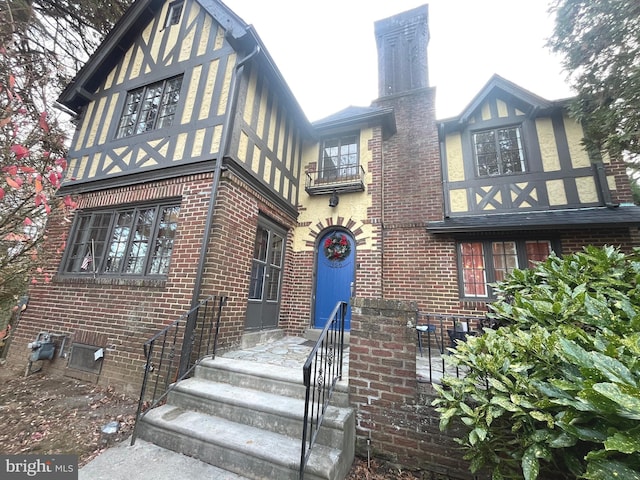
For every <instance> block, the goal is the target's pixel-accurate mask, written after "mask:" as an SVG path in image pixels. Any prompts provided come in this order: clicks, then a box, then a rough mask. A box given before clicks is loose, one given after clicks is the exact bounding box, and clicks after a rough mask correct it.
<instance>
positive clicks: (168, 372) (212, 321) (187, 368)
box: [131, 295, 227, 445]
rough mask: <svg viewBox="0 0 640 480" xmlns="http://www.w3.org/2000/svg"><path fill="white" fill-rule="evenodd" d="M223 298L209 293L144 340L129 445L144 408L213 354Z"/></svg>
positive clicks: (155, 404) (146, 409)
mask: <svg viewBox="0 0 640 480" xmlns="http://www.w3.org/2000/svg"><path fill="white" fill-rule="evenodd" d="M226 301H227V297H225V296H219V295H212V296H210V297H209V298H207V299H206V300H203V301H202V302H200V303H199V304H198V305H197V306H196V307H194V308H192V309H191V310H189V311H188V312H187V313H185V314H184V315H182V316H181V317H180V318H178V319H177V320H175V321H173V322H172V323H171V324H169V325H167V326H166V327H165V328H163V329H162V330H161V331H159V332H158V333H156V334H155V335H154V336H153V337H151V338H150V339H149V340H147V341H146V342H145V344H144V357H145V364H144V376H143V379H142V388H141V390H140V399H139V400H138V410H137V412H136V423H135V426H134V429H133V434H132V436H131V445H133V444H134V443H135V441H136V432H137V428H138V424H139V422H140V420H141V419H142V417H144V415H145V414H146V412H147V411H149V410H150V409H151V408H153V407H155V406H157V405H159V404H160V403H161V402H163V401H164V400H165V398H166V397H167V395H168V394H169V392H170V391H171V390H172V388H173V386H174V385H175V384H176V383H177V382H179V381H180V380H182V379H184V378H187V377H188V376H190V375H191V373H192V372H193V370H194V369H195V367H196V366H197V365H198V363H199V362H200V360H202V359H203V358H205V357H213V358H215V354H216V346H217V342H218V333H219V330H220V317H221V316H222V307H224V305H225V303H226ZM188 323H189V324H191V325H193V328H192V329H190V331H191V335H190V338H189V339H185V338H184V336H185V330H186V327H187V324H188ZM183 341H188V342H189V344H190V346H191V348H190V349H187V351H189V352H190V354H189V355H188V358H185V359H184V361H185V362H186V363H185V365H184V367H183V370H184V373H183V374H180V373H179V370H180V355H181V350H182V346H183Z"/></svg>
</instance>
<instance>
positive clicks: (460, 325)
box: [416, 312, 487, 383]
mask: <svg viewBox="0 0 640 480" xmlns="http://www.w3.org/2000/svg"><path fill="white" fill-rule="evenodd" d="M486 326H487V319H486V317H466V316H458V315H438V314H431V313H422V312H419V313H418V317H417V323H416V333H417V337H418V339H417V341H418V351H419V355H420V358H421V359H424V361H425V362H426V368H424V367H423V368H421V369H420V371H426V373H425V374H423V376H422V377H420V376H419V378H418V379H419V380H422V381H426V382H428V383H440V381H441V379H442V377H443V376H444V375H445V374H446V375H454V376H456V377H460V375H461V374H462V372H460V370H459V369H457V368H448V367H447V365H446V362H445V357H446V355H447V354H448V353H449V349H450V348H455V346H456V343H457V342H463V341H465V340H466V339H467V337H469V336H475V335H479V334H480V333H482V331H483V329H484V328H486ZM425 354H426V356H425Z"/></svg>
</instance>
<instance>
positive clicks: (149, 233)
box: [61, 204, 180, 276]
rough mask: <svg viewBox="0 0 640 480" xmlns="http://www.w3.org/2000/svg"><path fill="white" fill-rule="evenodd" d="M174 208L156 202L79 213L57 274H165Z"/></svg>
mask: <svg viewBox="0 0 640 480" xmlns="http://www.w3.org/2000/svg"><path fill="white" fill-rule="evenodd" d="M179 212H180V207H179V205H176V204H162V205H145V206H137V207H133V206H129V207H123V208H118V209H111V210H100V211H93V212H87V213H80V214H79V215H78V216H77V217H76V219H75V222H74V228H73V234H72V236H71V241H70V242H69V243H68V246H67V252H66V254H65V259H64V261H63V265H62V269H61V271H62V273H71V274H93V275H121V276H125V275H126V276H128V275H131V276H166V275H167V273H168V271H169V261H170V260H171V253H172V252H173V244H174V240H175V236H176V230H177V227H178V215H179Z"/></svg>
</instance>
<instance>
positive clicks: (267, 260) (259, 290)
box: [249, 226, 284, 302]
mask: <svg viewBox="0 0 640 480" xmlns="http://www.w3.org/2000/svg"><path fill="white" fill-rule="evenodd" d="M283 251H284V238H283V237H282V236H281V235H278V234H277V233H275V232H270V231H269V230H268V229H266V228H264V227H262V226H259V227H258V233H257V235H256V241H255V244H254V248H253V265H252V267H251V279H250V282H249V299H251V300H262V299H266V300H268V301H272V302H277V301H278V298H279V294H280V277H281V276H282V254H283Z"/></svg>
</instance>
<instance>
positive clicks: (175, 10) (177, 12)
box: [164, 1, 184, 27]
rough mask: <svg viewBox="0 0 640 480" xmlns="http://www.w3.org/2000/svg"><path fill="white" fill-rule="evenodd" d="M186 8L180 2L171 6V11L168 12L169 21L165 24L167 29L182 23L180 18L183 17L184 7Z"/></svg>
mask: <svg viewBox="0 0 640 480" xmlns="http://www.w3.org/2000/svg"><path fill="white" fill-rule="evenodd" d="M183 6H184V2H182V1H178V2H173V3H172V4H171V5H169V10H168V11H167V20H166V22H165V23H164V26H165V27H170V26H171V25H177V24H178V23H180V16H181V15H182V7H183Z"/></svg>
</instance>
